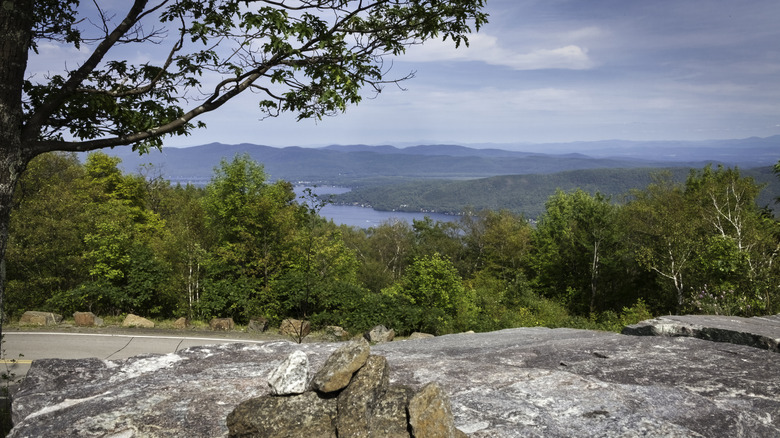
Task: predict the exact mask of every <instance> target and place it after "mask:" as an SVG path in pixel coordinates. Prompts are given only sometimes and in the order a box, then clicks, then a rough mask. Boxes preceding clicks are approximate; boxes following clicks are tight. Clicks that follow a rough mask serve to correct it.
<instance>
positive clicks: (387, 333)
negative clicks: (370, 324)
mask: <svg viewBox="0 0 780 438" xmlns="http://www.w3.org/2000/svg"><path fill="white" fill-rule="evenodd" d="M363 337H364V338H366V340H367V341H368V342H371V343H372V344H382V343H385V342H390V341H392V340H393V338H395V330H393V329H388V328H387V327H385V326H383V325H378V326H376V327H374V328H372V329H371V330H369V331H367V332H366V333H365V334H364V335H363Z"/></svg>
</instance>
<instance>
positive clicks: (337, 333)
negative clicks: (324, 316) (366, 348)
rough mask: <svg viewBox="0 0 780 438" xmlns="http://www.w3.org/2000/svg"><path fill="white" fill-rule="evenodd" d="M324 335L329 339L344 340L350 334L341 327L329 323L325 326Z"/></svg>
mask: <svg viewBox="0 0 780 438" xmlns="http://www.w3.org/2000/svg"><path fill="white" fill-rule="evenodd" d="M325 337H326V338H327V339H328V340H331V341H346V340H348V339H349V337H350V334H349V332H348V331H346V330H344V329H343V328H342V327H339V326H337V325H329V326H327V327H325Z"/></svg>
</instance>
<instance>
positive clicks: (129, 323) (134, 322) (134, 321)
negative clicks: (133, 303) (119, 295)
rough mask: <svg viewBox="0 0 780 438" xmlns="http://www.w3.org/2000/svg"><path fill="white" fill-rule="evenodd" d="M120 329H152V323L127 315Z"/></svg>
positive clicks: (130, 314)
mask: <svg viewBox="0 0 780 438" xmlns="http://www.w3.org/2000/svg"><path fill="white" fill-rule="evenodd" d="M122 327H141V328H154V323H153V322H152V321H149V320H148V319H146V318H143V317H141V316H138V315H133V314H132V313H129V314H128V315H127V316H126V317H125V320H124V321H122Z"/></svg>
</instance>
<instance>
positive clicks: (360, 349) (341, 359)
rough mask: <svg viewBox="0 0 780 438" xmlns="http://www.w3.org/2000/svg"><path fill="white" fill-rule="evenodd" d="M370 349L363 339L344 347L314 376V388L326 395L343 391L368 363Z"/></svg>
mask: <svg viewBox="0 0 780 438" xmlns="http://www.w3.org/2000/svg"><path fill="white" fill-rule="evenodd" d="M369 349H370V347H369V345H368V342H366V340H365V339H362V338H361V339H358V340H356V341H351V342H349V343H347V344H345V345H342V346H341V347H340V348H339V349H338V350H336V351H335V352H334V353H333V354H332V355H331V356H330V357H329V358H328V360H327V361H326V362H325V365H323V366H322V368H320V370H319V371H317V373H316V374H315V375H314V379H312V382H311V383H312V387H313V388H314V389H316V390H317V391H320V392H324V393H328V392H334V391H338V390H340V389H343V388H344V387H346V386H347V384H349V381H350V380H351V379H352V375H353V374H355V371H357V370H359V369H360V367H362V366H363V364H364V363H366V359H368V355H369Z"/></svg>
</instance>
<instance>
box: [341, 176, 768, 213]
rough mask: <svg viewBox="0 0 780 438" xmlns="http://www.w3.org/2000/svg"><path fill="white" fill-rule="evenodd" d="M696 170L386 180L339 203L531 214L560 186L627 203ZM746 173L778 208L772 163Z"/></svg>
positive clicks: (763, 203)
mask: <svg viewBox="0 0 780 438" xmlns="http://www.w3.org/2000/svg"><path fill="white" fill-rule="evenodd" d="M690 172H691V170H690V169H687V168H680V167H676V168H669V169H649V168H638V169H592V170H573V171H568V172H558V173H553V174H543V175H536V174H527V175H504V176H496V177H492V178H483V179H474V180H466V181H463V180H455V181H453V180H415V181H404V182H395V183H392V182H391V181H385V183H384V184H369V185H368V186H367V187H358V188H355V189H353V190H352V191H350V192H348V193H344V194H340V195H337V196H335V197H334V198H333V201H334V202H336V203H339V204H347V205H362V206H370V207H373V208H374V209H377V210H385V211H425V212H437V213H447V214H456V215H457V214H462V213H463V212H464V211H467V210H476V211H481V210H502V209H505V210H509V211H511V212H513V213H517V214H523V215H525V216H526V217H528V218H537V217H538V216H539V215H541V214H542V213H543V212H544V205H545V202H546V201H547V199H548V198H549V197H550V196H552V195H553V194H554V193H555V191H556V190H563V191H570V190H574V189H582V190H584V191H586V192H588V193H590V194H596V193H597V192H598V193H601V194H602V195H605V196H609V197H611V198H612V200H613V201H616V202H622V201H624V200H625V199H626V197H627V196H628V195H629V192H630V190H632V189H642V188H644V187H647V185H648V184H650V183H651V181H652V178H653V175H655V174H661V173H668V174H669V175H670V177H671V178H672V180H674V181H677V182H683V181H685V178H686V177H687V176H688V175H689V173H690ZM742 174H743V175H745V176H750V177H752V178H753V179H754V180H755V181H756V182H757V183H759V184H764V185H765V187H764V188H763V190H761V192H760V194H759V196H758V198H757V202H758V204H759V205H761V206H770V207H774V206H775V203H774V200H775V199H776V198H777V197H780V181H778V180H777V178H775V177H774V175H773V173H772V168H771V167H765V168H758V169H747V170H743V171H742Z"/></svg>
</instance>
